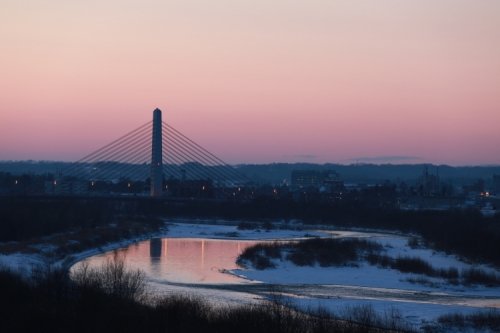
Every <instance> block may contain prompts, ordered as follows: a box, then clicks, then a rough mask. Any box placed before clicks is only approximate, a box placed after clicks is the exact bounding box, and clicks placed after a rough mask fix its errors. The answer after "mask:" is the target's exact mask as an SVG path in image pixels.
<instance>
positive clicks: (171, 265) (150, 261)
mask: <svg viewBox="0 0 500 333" xmlns="http://www.w3.org/2000/svg"><path fill="white" fill-rule="evenodd" d="M256 243H257V242H255V241H234V240H219V239H192V238H182V239H181V238H163V239H160V238H155V239H151V240H148V241H143V242H140V243H137V244H133V245H130V246H129V247H127V248H123V249H119V250H116V251H112V252H108V253H104V254H101V255H97V256H94V257H90V258H88V259H86V260H85V262H87V263H89V265H90V266H100V265H101V264H103V263H105V262H106V261H107V260H112V259H113V257H115V256H120V257H123V258H124V259H125V263H126V265H127V266H128V267H130V268H133V269H141V270H143V271H144V272H145V273H146V275H147V276H148V277H149V278H152V279H160V280H166V281H169V282H180V283H241V282H242V281H243V280H242V279H240V278H238V277H235V276H233V275H230V274H227V273H223V272H221V271H222V270H231V269H235V268H238V266H237V265H236V258H237V257H238V256H239V255H240V254H241V252H242V251H244V250H245V249H246V248H247V247H249V246H252V245H254V244H256Z"/></svg>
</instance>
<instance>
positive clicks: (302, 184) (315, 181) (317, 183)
mask: <svg viewBox="0 0 500 333" xmlns="http://www.w3.org/2000/svg"><path fill="white" fill-rule="evenodd" d="M339 182H341V181H340V179H339V174H338V173H337V172H335V171H333V170H324V171H321V170H293V171H292V187H293V188H295V189H300V188H308V187H314V188H321V187H323V186H325V185H329V186H332V185H335V186H338V185H339Z"/></svg>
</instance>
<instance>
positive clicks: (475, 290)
mask: <svg viewBox="0 0 500 333" xmlns="http://www.w3.org/2000/svg"><path fill="white" fill-rule="evenodd" d="M234 224H235V222H228V221H222V220H219V221H213V220H180V219H175V220H169V221H167V228H168V230H166V231H165V230H164V231H161V232H158V233H155V234H150V235H144V236H142V237H136V238H133V239H128V240H124V241H121V242H116V243H111V244H106V245H105V246H102V247H99V248H94V249H90V250H87V251H83V252H81V253H75V254H73V255H71V256H70V257H68V258H65V259H63V260H59V261H57V262H55V263H53V264H55V265H59V266H61V267H70V266H71V265H72V264H74V263H76V262H79V261H81V260H83V259H85V258H88V257H91V256H94V255H97V254H99V253H103V252H107V251H111V250H115V249H119V248H124V247H127V246H129V245H130V244H134V243H137V242H139V241H142V240H145V239H149V238H152V237H168V238H204V239H226V240H262V241H273V240H290V239H303V238H306V237H359V238H367V239H370V240H373V241H376V242H379V243H380V244H382V245H383V246H384V248H385V253H384V254H386V255H388V256H391V257H398V256H411V257H419V258H422V259H424V260H425V261H427V262H429V263H430V264H431V265H432V266H434V267H435V268H450V267H456V268H458V269H459V270H461V269H467V268H470V267H480V268H482V269H485V270H488V271H495V272H496V270H495V269H494V268H492V267H488V266H486V265H479V266H478V265H472V264H470V263H466V262H464V261H461V260H460V259H459V258H457V257H456V256H453V255H448V254H446V253H443V252H439V251H433V250H431V249H425V248H414V249H412V248H410V247H408V245H407V242H408V237H406V236H402V235H398V234H387V233H380V232H367V231H339V230H332V229H331V228H330V229H328V230H318V228H315V227H312V229H310V230H301V229H300V228H303V226H302V225H301V224H299V223H292V224H290V223H289V224H288V226H289V227H291V229H279V228H276V229H272V230H269V231H266V230H238V228H237V226H236V225H234ZM275 226H278V227H280V226H285V224H284V223H276V224H275ZM38 249H39V251H40V253H37V254H24V253H14V254H9V255H6V254H0V266H5V267H8V268H10V269H12V270H15V271H18V272H21V273H22V274H29V273H30V272H31V270H32V268H33V267H34V266H36V265H44V264H47V262H49V254H50V252H51V250H53V248H51V245H50V244H43V245H40V246H39V247H38ZM275 263H276V264H277V267H276V268H273V269H266V270H261V271H259V270H255V269H253V268H247V269H234V270H232V271H230V272H229V273H230V274H234V275H236V276H241V277H243V278H244V279H247V281H250V282H254V283H251V284H247V286H255V285H264V286H266V285H275V284H277V285H281V287H282V292H283V294H284V295H285V296H284V297H285V298H286V299H287V300H289V301H290V302H292V303H293V304H295V305H297V306H299V307H301V308H308V307H312V308H315V307H317V306H322V307H324V308H326V309H328V310H331V311H333V312H334V313H341V312H342V311H343V309H345V308H346V306H359V305H366V304H369V305H372V306H373V308H374V309H375V310H376V311H377V312H379V313H381V314H383V313H384V312H387V311H390V310H391V309H392V308H396V309H398V310H399V311H400V312H401V313H402V315H403V317H404V318H406V319H407V320H408V321H409V322H411V323H413V324H415V325H417V326H421V325H423V324H425V323H426V322H432V321H434V320H435V319H436V318H437V317H439V316H440V315H443V314H447V313H451V312H460V313H464V314H467V313H471V312H477V311H478V310H480V309H486V308H500V288H486V287H482V286H462V285H459V286H452V285H449V284H447V283H446V281H444V280H442V279H437V278H429V277H425V276H422V275H416V274H405V273H401V272H399V271H396V270H393V269H383V268H379V267H376V266H372V265H369V264H368V263H366V262H360V263H356V266H353V265H351V266H341V267H319V266H314V267H308V266H306V267H299V266H296V265H294V264H293V263H292V262H289V261H275ZM411 278H413V279H415V278H425V279H426V280H429V281H431V282H432V283H433V285H432V286H431V285H422V284H416V283H411V282H409V281H408V279H411ZM149 288H150V291H151V293H152V294H158V295H163V294H170V293H182V294H190V295H198V296H201V297H202V298H206V299H208V300H209V301H210V302H211V303H213V304H218V305H222V306H224V305H228V306H230V305H235V304H246V303H254V302H258V301H259V300H260V299H262V297H266V292H264V291H263V290H260V291H259V290H257V289H252V288H249V289H248V290H247V291H246V292H245V291H244V289H240V290H238V291H234V290H230V289H223V288H210V287H209V286H206V285H196V284H189V285H188V284H185V285H183V284H180V283H178V284H173V283H168V282H167V281H164V280H161V279H150V281H149Z"/></svg>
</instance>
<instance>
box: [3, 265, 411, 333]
mask: <svg viewBox="0 0 500 333" xmlns="http://www.w3.org/2000/svg"><path fill="white" fill-rule="evenodd" d="M143 283H144V280H143V275H142V274H141V272H140V271H135V272H134V271H128V270H127V269H125V268H124V266H123V265H122V264H120V263H116V262H114V263H113V262H111V263H108V264H107V265H105V266H103V267H102V268H100V269H99V268H98V269H88V268H84V269H83V270H82V271H76V272H75V273H74V275H73V279H69V278H68V277H67V276H66V275H65V274H64V273H63V272H59V271H55V272H54V271H50V269H46V270H44V269H42V270H41V271H40V272H39V273H38V274H36V275H35V278H34V279H33V280H30V281H26V280H23V279H21V278H19V276H16V275H14V274H12V273H10V272H8V271H5V270H4V271H1V270H0V293H1V294H2V297H0V331H1V332H106V333H111V332H120V333H124V332H134V333H136V332H186V333H189V332H205V333H210V332H220V333H225V332H227V333H230V332H231V333H232V332H241V333H245V332H248V333H255V332H261V333H266V332H269V333H271V332H272V333H281V332H283V333H285V332H286V333H302V332H304V333H315V332H318V333H320V332H324V333H328V332H345V333H347V332H360V333H361V332H384V331H391V332H401V331H408V327H407V326H406V324H405V323H404V322H403V321H402V319H401V317H400V315H397V314H396V316H392V317H387V318H385V317H382V316H379V315H377V314H376V313H375V312H374V311H373V309H371V310H370V309H357V310H356V311H351V312H350V313H349V314H350V316H348V318H347V319H343V320H339V319H337V318H335V317H334V316H332V315H331V314H329V313H328V312H326V311H319V310H318V311H314V312H313V311H312V312H308V313H305V312H300V311H296V310H294V309H293V308H291V307H288V306H284V305H283V304H282V303H280V302H279V301H271V302H267V303H260V304H257V305H246V306H239V307H224V306H219V307H214V306H211V305H210V304H208V303H206V302H204V301H202V300H200V299H193V298H190V297H185V296H184V297H182V296H166V297H156V298H155V297H152V296H150V295H148V294H147V293H145V292H144V291H145V290H144V284H143ZM141 301H142V302H141ZM368 310H369V311H368Z"/></svg>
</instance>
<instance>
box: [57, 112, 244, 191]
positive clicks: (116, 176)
mask: <svg viewBox="0 0 500 333" xmlns="http://www.w3.org/2000/svg"><path fill="white" fill-rule="evenodd" d="M248 182H249V181H248V179H247V178H246V177H245V176H244V175H242V174H241V173H239V172H238V171H237V170H236V169H235V168H234V167H232V166H230V165H229V164H227V163H225V162H224V161H223V160H221V159H220V158H218V157H217V156H215V155H214V154H212V153H211V152H209V151H208V150H206V149H205V148H203V147H202V146H201V145H199V144H198V143H196V142H194V141H193V140H191V139H190V138H188V137H187V136H186V135H184V134H182V133H181V132H180V131H179V130H177V129H175V128H174V127H173V126H171V125H169V124H168V123H166V122H164V121H162V114H161V111H160V110H159V109H156V110H154V111H153V120H152V121H149V122H147V123H145V124H143V125H141V126H139V127H137V128H136V129H134V130H132V131H130V132H128V133H127V134H125V135H123V136H121V137H120V138H118V139H116V140H114V141H113V142H111V143H109V144H107V145H105V146H103V147H101V148H100V149H98V150H96V151H94V152H92V153H90V154H88V155H87V156H85V157H83V158H82V159H80V160H78V161H76V162H74V163H72V164H71V165H70V166H69V167H68V168H66V169H64V170H61V172H60V174H59V175H58V176H57V177H56V180H55V181H54V182H53V188H52V191H53V192H54V193H58V194H89V195H91V194H96V195H97V194H102V193H134V194H142V195H144V194H146V193H148V194H149V195H150V196H152V197H161V196H164V195H168V194H170V193H173V192H179V191H184V192H195V193H197V194H198V195H201V196H203V194H204V193H205V194H206V195H210V194H211V193H213V192H214V191H215V189H221V188H222V189H237V191H241V188H242V187H243V186H244V185H246V184H248Z"/></svg>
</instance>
